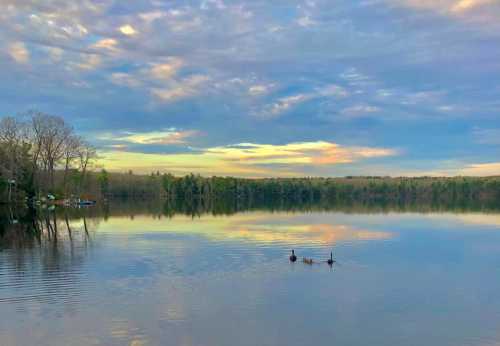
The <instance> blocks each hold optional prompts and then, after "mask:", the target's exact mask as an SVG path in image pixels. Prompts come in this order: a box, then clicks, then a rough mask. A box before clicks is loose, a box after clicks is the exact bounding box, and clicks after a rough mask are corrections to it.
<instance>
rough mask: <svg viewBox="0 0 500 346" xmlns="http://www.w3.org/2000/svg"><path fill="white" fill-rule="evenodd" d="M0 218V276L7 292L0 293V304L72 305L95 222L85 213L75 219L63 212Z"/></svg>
mask: <svg viewBox="0 0 500 346" xmlns="http://www.w3.org/2000/svg"><path fill="white" fill-rule="evenodd" d="M0 215H2V217H1V220H2V221H1V223H0V258H1V260H0V272H1V273H2V274H3V275H2V276H3V278H5V280H8V281H9V282H8V283H6V282H2V286H3V287H5V288H7V289H9V290H10V291H5V290H4V291H2V292H1V293H2V295H0V301H1V300H13V301H24V300H27V301H40V300H55V301H68V302H71V301H75V300H76V297H78V296H79V294H80V293H81V290H82V289H83V285H82V282H81V281H82V278H81V267H82V266H83V264H84V263H85V259H86V256H87V250H88V247H89V246H90V245H91V244H92V242H91V239H92V234H93V232H94V231H93V230H94V229H95V223H93V222H90V223H89V222H87V215H86V214H85V213H84V212H80V215H79V217H78V215H76V214H75V213H73V215H70V213H68V211H65V210H61V211H56V210H50V209H41V210H36V211H34V210H24V211H18V212H17V215H14V217H11V216H10V215H9V214H8V216H7V217H4V216H3V215H5V213H1V211H0ZM77 221H78V224H76V222H77ZM3 295H6V297H4V296H3Z"/></svg>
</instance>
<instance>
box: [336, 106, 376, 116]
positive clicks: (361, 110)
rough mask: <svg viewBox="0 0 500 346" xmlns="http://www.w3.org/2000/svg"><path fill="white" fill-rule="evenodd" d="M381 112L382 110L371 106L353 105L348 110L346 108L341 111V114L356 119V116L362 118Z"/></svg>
mask: <svg viewBox="0 0 500 346" xmlns="http://www.w3.org/2000/svg"><path fill="white" fill-rule="evenodd" d="M378 111H380V109H379V108H378V107H376V106H370V105H364V104H361V105H353V106H350V107H347V108H344V109H342V110H341V111H340V113H341V114H343V115H347V116H351V117H355V116H362V115H366V114H369V113H376V112H378Z"/></svg>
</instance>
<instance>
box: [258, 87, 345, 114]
mask: <svg viewBox="0 0 500 346" xmlns="http://www.w3.org/2000/svg"><path fill="white" fill-rule="evenodd" d="M348 95H349V93H348V92H347V91H346V90H345V89H344V88H343V87H341V86H339V85H335V84H332V85H326V86H324V87H321V88H316V89H315V90H313V91H311V92H308V93H300V94H295V95H290V96H284V97H281V98H279V99H278V100H276V101H275V102H274V103H272V104H269V105H266V106H265V107H264V110H263V111H261V112H260V113H258V114H257V115H259V116H261V117H264V118H272V117H276V116H279V115H281V114H283V113H285V112H287V111H289V110H291V109H292V108H294V107H295V106H297V105H299V104H301V103H304V102H307V101H310V100H314V99H317V98H330V97H334V98H343V97H346V96H348Z"/></svg>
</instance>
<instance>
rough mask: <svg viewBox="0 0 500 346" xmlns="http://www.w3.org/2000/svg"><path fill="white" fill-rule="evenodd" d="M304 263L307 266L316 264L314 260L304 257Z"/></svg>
mask: <svg viewBox="0 0 500 346" xmlns="http://www.w3.org/2000/svg"><path fill="white" fill-rule="evenodd" d="M302 262H304V263H305V264H313V263H314V261H313V259H312V258H306V257H304V258H303V259H302Z"/></svg>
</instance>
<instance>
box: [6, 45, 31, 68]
mask: <svg viewBox="0 0 500 346" xmlns="http://www.w3.org/2000/svg"><path fill="white" fill-rule="evenodd" d="M8 53H9V55H10V57H11V58H12V59H14V60H15V61H16V62H17V63H19V64H26V63H28V62H29V60H30V52H29V50H28V48H26V45H25V44H24V43H23V42H14V43H11V44H10V45H9V46H8Z"/></svg>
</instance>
